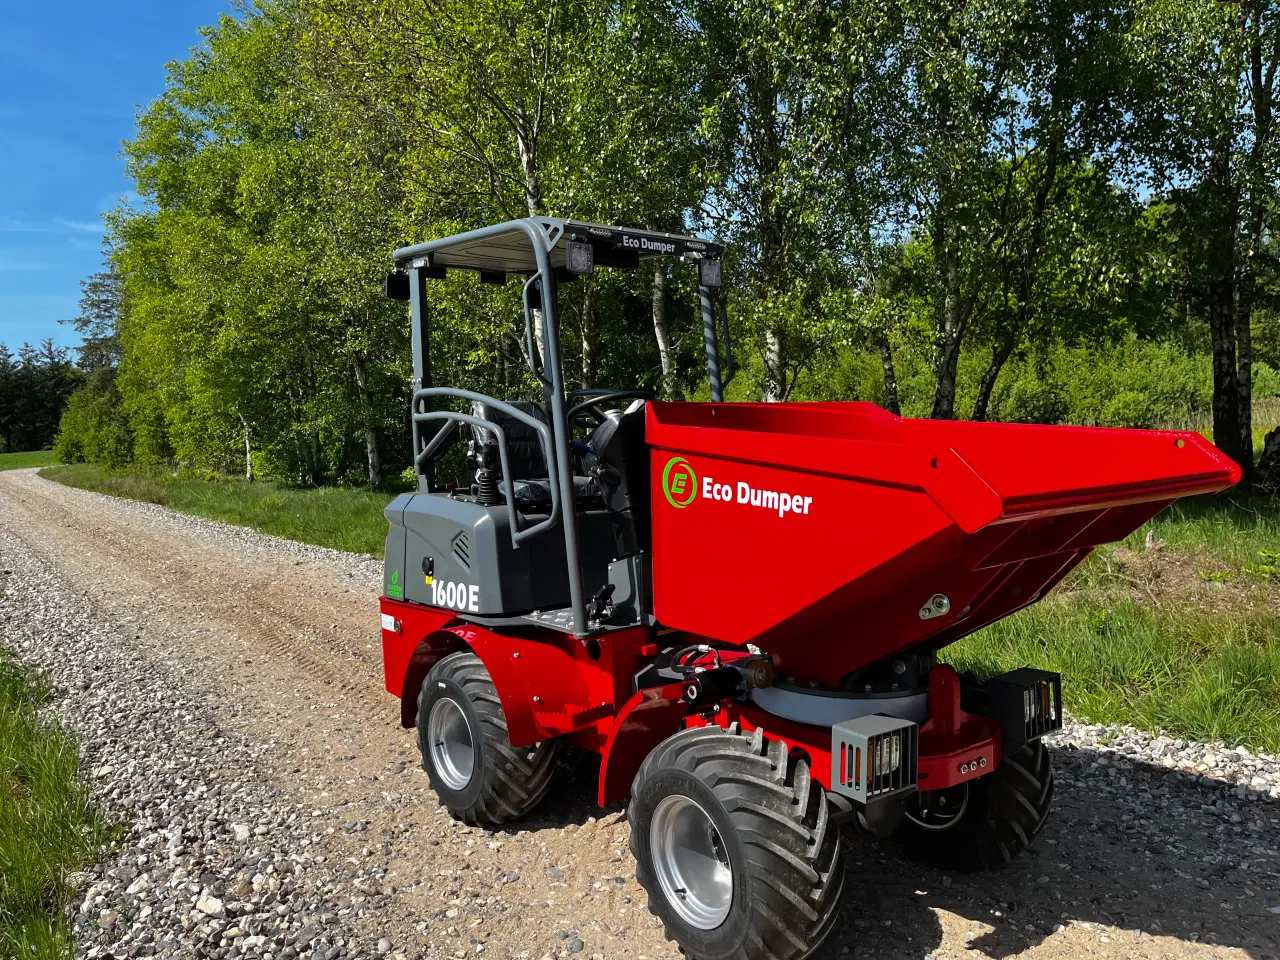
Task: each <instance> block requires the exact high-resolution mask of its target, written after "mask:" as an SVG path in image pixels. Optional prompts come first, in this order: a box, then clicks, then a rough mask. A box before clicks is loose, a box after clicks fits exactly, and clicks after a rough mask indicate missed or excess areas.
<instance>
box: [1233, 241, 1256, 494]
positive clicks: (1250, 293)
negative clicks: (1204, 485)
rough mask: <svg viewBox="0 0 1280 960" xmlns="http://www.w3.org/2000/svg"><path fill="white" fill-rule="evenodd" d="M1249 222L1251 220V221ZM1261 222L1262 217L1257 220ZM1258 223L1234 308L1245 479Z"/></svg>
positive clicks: (1249, 455)
mask: <svg viewBox="0 0 1280 960" xmlns="http://www.w3.org/2000/svg"><path fill="white" fill-rule="evenodd" d="M1251 219H1252V218H1251ZM1258 219H1259V220H1261V217H1259V218H1258ZM1261 234H1262V230H1261V224H1260V223H1259V225H1258V232H1257V234H1256V235H1255V234H1254V232H1253V223H1250V226H1249V250H1248V252H1247V254H1246V256H1245V265H1244V270H1243V271H1242V272H1241V277H1240V291H1239V294H1238V295H1237V306H1236V318H1235V325H1236V407H1237V412H1236V418H1237V429H1238V430H1239V432H1240V456H1241V459H1240V465H1241V466H1242V467H1243V468H1244V472H1245V476H1246V477H1248V476H1249V475H1250V474H1252V473H1253V329H1252V327H1253V303H1254V297H1255V295H1256V291H1257V259H1256V256H1257V254H1256V251H1257V250H1258V248H1259V247H1260V246H1261V243H1262V235H1261Z"/></svg>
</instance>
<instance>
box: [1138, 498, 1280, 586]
mask: <svg viewBox="0 0 1280 960" xmlns="http://www.w3.org/2000/svg"><path fill="white" fill-rule="evenodd" d="M1147 530H1151V531H1152V533H1153V534H1154V536H1155V538H1156V539H1157V540H1164V541H1165V543H1166V544H1167V545H1168V547H1169V548H1170V549H1172V550H1175V551H1177V552H1179V553H1184V554H1187V555H1189V556H1192V557H1195V558H1198V559H1201V560H1215V559H1216V560H1220V561H1222V562H1223V563H1226V564H1228V565H1231V566H1235V567H1243V565H1244V564H1246V563H1250V562H1252V561H1255V560H1257V559H1258V551H1260V550H1276V549H1280V499H1277V498H1276V497H1274V496H1272V495H1271V494H1268V493H1263V492H1261V491H1256V490H1254V491H1250V490H1246V489H1244V488H1237V489H1236V490H1229V491H1227V493H1225V494H1220V495H1218V496H1216V497H1188V498H1187V499H1185V500H1179V501H1178V502H1177V503H1175V504H1173V506H1171V507H1169V509H1167V510H1165V511H1164V512H1163V513H1161V514H1160V515H1159V516H1158V517H1156V518H1155V519H1154V520H1153V521H1151V523H1149V524H1147V525H1146V526H1145V527H1143V528H1142V529H1141V530H1139V531H1138V532H1137V533H1135V534H1133V535H1132V536H1131V537H1129V538H1128V539H1127V540H1126V541H1125V546H1127V547H1131V548H1133V549H1140V548H1141V547H1142V545H1143V543H1144V542H1145V539H1146V535H1147Z"/></svg>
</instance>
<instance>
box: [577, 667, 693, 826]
mask: <svg viewBox="0 0 1280 960" xmlns="http://www.w3.org/2000/svg"><path fill="white" fill-rule="evenodd" d="M683 696H684V684H680V683H671V684H667V685H666V686H665V687H650V688H649V689H647V690H641V691H640V692H639V693H637V694H636V695H635V696H633V697H632V698H631V699H630V700H628V701H627V702H626V703H625V704H623V707H622V710H621V711H620V712H619V713H618V718H617V720H616V721H615V723H614V725H613V729H612V730H611V731H609V739H608V741H607V742H606V743H605V746H604V753H603V754H602V755H601V757H600V793H599V796H598V797H597V800H598V802H599V804H600V806H602V807H603V806H605V805H606V804H609V803H612V802H613V801H614V800H621V799H623V798H624V797H627V796H630V794H631V781H632V780H634V779H635V775H636V772H637V771H638V770H639V769H640V764H642V763H644V758H645V757H647V756H648V755H649V754H650V752H652V750H653V748H654V747H656V746H657V745H658V744H660V743H661V742H662V741H663V740H665V739H667V737H670V736H672V735H674V734H675V733H677V732H678V731H679V730H680V728H681V727H683V726H684V720H685V717H687V716H688V715H689V705H688V704H686V703H685V702H684V701H683V700H681V697H683Z"/></svg>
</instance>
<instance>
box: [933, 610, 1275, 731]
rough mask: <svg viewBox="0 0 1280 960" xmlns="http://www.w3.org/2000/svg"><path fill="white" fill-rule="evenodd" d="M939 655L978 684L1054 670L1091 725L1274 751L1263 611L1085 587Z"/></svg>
mask: <svg viewBox="0 0 1280 960" xmlns="http://www.w3.org/2000/svg"><path fill="white" fill-rule="evenodd" d="M945 655H946V659H948V660H950V661H951V662H952V663H954V664H955V665H956V667H957V669H960V670H962V671H963V670H974V671H976V672H977V673H978V674H980V675H982V676H989V675H991V674H994V673H999V672H1002V671H1004V670H1012V669H1014V668H1016V667H1020V666H1025V665H1032V666H1038V667H1041V668H1044V669H1049V670H1057V671H1060V672H1061V673H1062V675H1063V695H1064V697H1065V698H1066V701H1067V707H1068V709H1070V710H1071V711H1072V712H1073V713H1075V714H1076V715H1077V716H1082V717H1085V718H1087V719H1089V720H1092V721H1094V722H1098V723H1112V724H1133V725H1135V726H1139V727H1144V728H1146V729H1148V730H1165V731H1168V732H1169V733H1171V734H1173V735H1175V736H1179V737H1185V738H1187V739H1193V740H1225V741H1227V742H1228V743H1231V744H1245V745H1247V746H1250V747H1254V748H1261V749H1265V750H1269V751H1273V752H1275V751H1280V627H1278V625H1277V623H1276V620H1275V617H1274V615H1272V614H1270V613H1269V612H1267V611H1265V610H1257V609H1249V608H1245V609H1241V610H1240V611H1239V612H1238V613H1236V614H1234V615H1228V616H1226V617H1223V616H1221V615H1219V614H1217V613H1215V612H1212V611H1208V610H1201V609H1196V608H1194V607H1186V608H1183V609H1178V610H1170V609H1168V607H1161V608H1159V609H1152V608H1150V606H1149V605H1148V606H1142V605H1140V604H1139V602H1137V601H1136V600H1135V599H1134V598H1132V597H1121V596H1114V597H1111V598H1110V599H1108V598H1106V597H1104V596H1097V595H1093V594H1092V593H1091V591H1090V589H1089V588H1088V587H1087V586H1086V587H1085V588H1083V589H1081V590H1079V591H1072V592H1070V593H1068V594H1067V595H1066V596H1064V597H1062V598H1052V597H1051V598H1050V599H1048V600H1045V601H1043V602H1042V603H1040V604H1037V605H1036V606H1034V607H1031V608H1030V609H1028V610H1025V611H1023V612H1022V613H1019V614H1015V615H1014V616H1012V617H1009V618H1008V619H1006V620H1003V621H1001V622H999V623H997V624H994V625H993V626H991V627H988V628H987V629H985V630H982V631H979V632H978V633H976V634H974V635H973V636H971V637H968V638H966V639H964V640H962V641H960V642H959V643H958V644H956V645H955V646H954V647H952V648H950V649H949V650H947V651H946V652H945Z"/></svg>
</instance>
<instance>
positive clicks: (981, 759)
mask: <svg viewBox="0 0 1280 960" xmlns="http://www.w3.org/2000/svg"><path fill="white" fill-rule="evenodd" d="M986 765H987V758H986V757H979V758H978V766H980V767H985V766H986Z"/></svg>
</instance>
